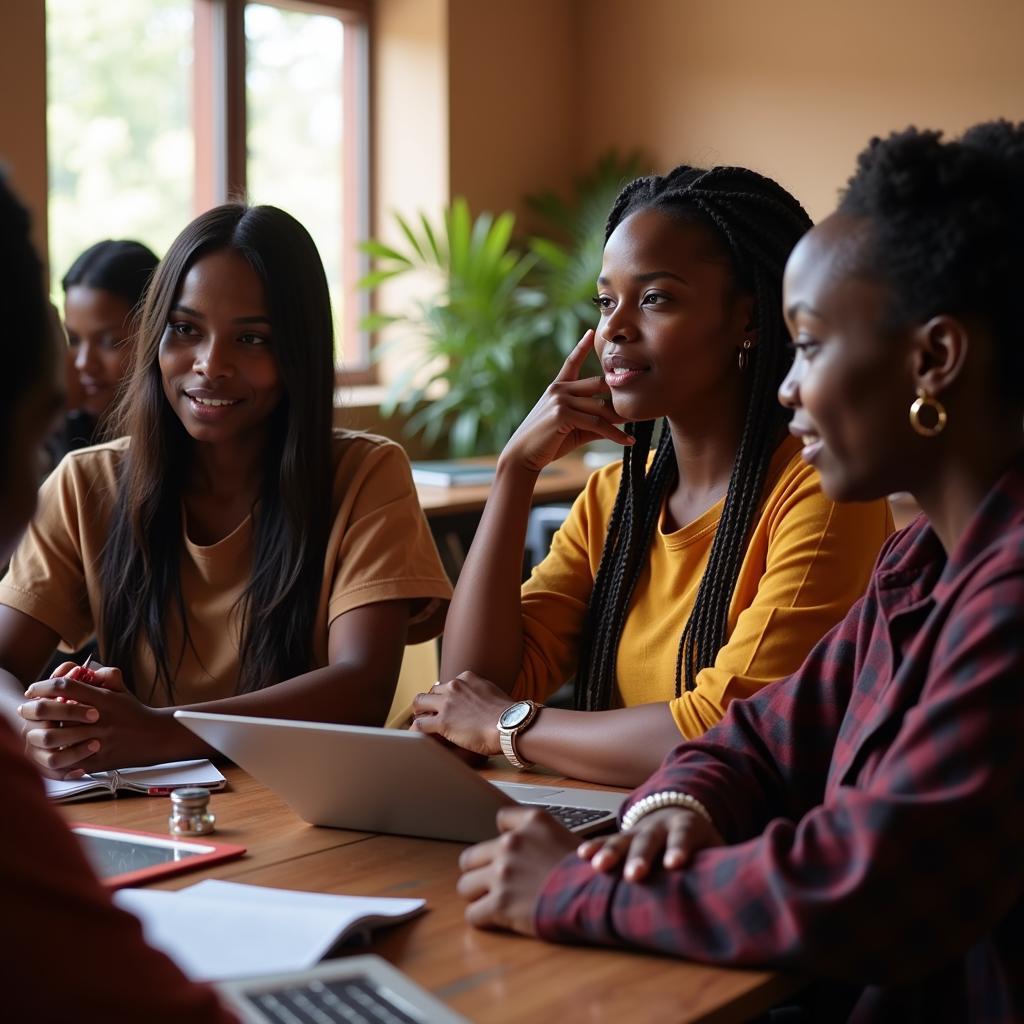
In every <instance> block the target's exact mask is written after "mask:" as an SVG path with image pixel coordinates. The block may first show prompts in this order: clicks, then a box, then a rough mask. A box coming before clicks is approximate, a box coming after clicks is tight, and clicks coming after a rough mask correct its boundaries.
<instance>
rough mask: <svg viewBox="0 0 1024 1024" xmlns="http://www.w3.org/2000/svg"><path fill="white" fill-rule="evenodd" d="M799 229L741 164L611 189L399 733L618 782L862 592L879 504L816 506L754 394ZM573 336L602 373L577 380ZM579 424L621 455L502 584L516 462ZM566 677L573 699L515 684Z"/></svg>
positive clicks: (776, 354) (884, 523) (884, 527)
mask: <svg viewBox="0 0 1024 1024" xmlns="http://www.w3.org/2000/svg"><path fill="white" fill-rule="evenodd" d="M810 226H811V224H810V220H809V218H808V217H807V214H806V213H805V212H804V210H803V208H802V207H801V206H800V204H799V203H798V202H797V201H796V200H795V199H794V198H793V197H792V196H791V195H789V193H788V192H786V191H785V190H784V189H783V188H781V187H780V186H779V185H778V184H776V183H775V182H773V181H771V180H770V179H767V178H764V177H762V176H761V175H759V174H756V173H754V172H753V171H748V170H745V169H743V168H734V167H716V168H713V169H712V170H710V171H702V170H699V169H696V168H692V167H685V166H684V167H678V168H676V169H675V170H674V171H672V172H671V173H670V174H668V175H666V176H665V177H650V178H641V179H638V180H637V181H634V182H633V183H631V184H630V185H628V186H627V187H626V188H625V189H624V190H623V192H622V193H621V194H620V196H619V198H618V200H617V201H616V204H615V206H614V208H613V209H612V212H611V215H610V217H609V220H608V227H607V234H606V239H607V240H606V245H605V251H604V261H603V265H602V269H601V276H600V277H599V278H598V282H597V285H598V295H597V297H596V299H595V302H596V304H597V306H598V309H599V311H600V323H599V325H598V329H597V331H596V332H593V331H588V332H587V334H586V335H585V336H584V338H583V339H582V341H581V342H580V343H579V345H578V346H577V348H576V349H575V350H574V351H573V353H572V354H571V355H570V356H569V358H568V359H567V360H566V363H565V365H564V367H563V368H562V371H561V372H560V373H559V375H558V377H557V379H556V380H555V381H554V383H552V384H551V386H550V387H549V388H548V390H547V391H546V392H545V394H544V396H543V397H542V398H541V400H540V401H539V402H538V404H537V406H536V407H535V408H534V410H533V411H532V412H531V413H530V415H529V416H528V417H527V419H526V420H525V422H524V423H523V424H522V426H520V428H519V430H518V431H517V432H516V434H515V436H514V437H513V438H512V440H511V441H510V442H509V444H508V445H507V447H506V448H505V450H504V452H503V453H502V455H501V457H500V459H499V461H498V472H497V475H496V478H495V483H494V487H493V489H492V492H491V496H490V500H489V501H488V504H487V508H486V509H485V511H484V515H483V518H482V520H481V524H480V529H479V531H478V533H477V536H476V539H475V541H474V543H473V547H472V550H471V551H470V554H469V558H468V559H467V562H466V566H465V568H464V570H463V573H462V576H461V579H460V581H459V584H458V587H457V588H456V594H455V598H454V601H453V603H452V606H451V610H450V612H449V614H448V621H447V625H446V629H445V640H444V651H443V656H442V663H441V678H442V679H444V680H449V681H448V682H444V683H441V684H438V685H436V686H435V687H434V688H433V689H432V690H431V692H430V693H428V694H421V695H420V696H419V697H418V698H417V700H416V703H415V705H414V711H415V713H416V719H415V721H414V727H415V728H416V729H419V730H421V731H423V732H429V733H434V734H437V735H441V736H443V737H445V738H446V739H448V740H451V741H452V742H454V743H456V744H458V745H459V746H461V747H464V748H467V749H469V750H473V751H476V752H478V753H483V754H495V753H498V752H499V751H503V752H504V753H505V754H506V756H508V757H509V760H510V761H511V762H512V763H513V764H516V765H517V766H520V767H525V766H528V765H529V763H530V762H541V763H543V764H545V765H547V766H549V767H551V768H554V769H556V770H558V771H561V772H564V773H566V774H571V775H575V776H577V777H580V778H586V779H590V780H593V781H595V782H604V783H611V784H618V785H636V784H638V783H640V782H641V781H642V780H643V779H645V778H646V777H647V776H648V775H649V774H650V773H651V772H652V771H654V770H655V768H657V766H658V764H659V763H660V762H661V760H662V758H663V757H664V755H665V754H666V753H667V752H668V751H669V750H670V749H671V748H672V747H674V746H675V745H676V744H677V743H678V742H679V741H680V739H682V738H684V737H694V736H697V735H700V734H701V733H703V732H704V730H705V729H707V728H708V727H709V726H711V725H713V724H714V723H715V722H717V721H718V720H719V719H720V718H721V716H722V714H723V712H724V709H725V707H726V705H727V704H728V702H729V701H730V700H732V699H733V698H735V697H747V696H749V695H751V694H752V693H754V692H755V691H756V690H758V689H759V688H760V687H762V686H764V685H765V684H767V683H769V682H772V681H774V680H776V679H779V678H782V677H784V676H786V675H788V674H789V673H791V672H792V671H793V670H794V669H796V667H797V666H798V665H800V664H801V662H802V661H803V659H804V658H805V657H806V655H807V653H808V651H809V650H810V648H811V647H812V645H813V644H814V643H815V642H817V641H818V640H819V639H820V638H821V637H822V636H823V635H824V634H825V633H826V632H827V631H828V630H829V629H830V628H831V627H832V626H833V625H834V624H835V623H836V622H838V621H839V620H840V619H841V618H842V617H843V615H844V614H845V613H846V612H847V611H848V609H849V607H850V605H851V604H853V602H854V601H855V600H856V599H857V598H858V597H859V596H860V594H861V591H862V590H863V589H864V587H865V585H866V583H867V580H868V577H869V576H870V573H871V568H872V565H873V562H874V559H875V556H876V554H877V553H878V550H879V547H880V546H881V544H882V541H883V540H884V539H885V537H886V536H887V535H888V534H889V532H890V531H891V530H892V519H891V516H890V514H889V509H888V506H887V504H886V503H885V502H884V501H876V502H872V503H867V504H862V505H848V506H839V505H837V504H835V503H833V502H831V501H829V500H828V499H827V498H826V497H825V496H824V495H823V494H822V493H821V489H820V485H819V482H818V477H817V474H816V473H815V472H814V471H813V470H812V469H811V468H810V467H809V466H807V465H805V464H804V463H803V462H802V461H801V459H800V455H799V451H800V444H799V443H798V441H797V440H796V439H795V438H792V437H789V436H788V434H787V414H786V412H785V411H784V410H783V409H782V408H781V407H780V406H779V405H778V403H777V402H776V401H775V393H776V390H777V388H778V385H779V383H780V382H781V380H782V378H783V377H784V376H785V373H786V370H787V368H788V365H789V363H790V361H791V356H790V351H789V347H788V342H787V338H788V335H787V332H786V329H785V325H784V323H783V319H782V311H781V289H782V271H783V268H784V266H785V262H786V258H787V257H788V255H789V253H790V251H791V250H792V248H793V246H794V245H795V244H796V242H797V241H798V240H799V238H800V237H801V235H803V234H804V232H805V231H806V230H807V229H808V228H809V227H810ZM591 349H593V350H594V351H596V354H597V356H598V358H599V359H600V361H601V366H602V371H603V373H602V375H601V376H598V377H590V378H585V379H582V380H581V379H580V377H579V374H580V370H581V368H582V365H583V362H584V360H585V359H586V357H587V355H588V353H589V352H590V351H591ZM866 386H870V382H866ZM609 392H610V395H611V400H610V402H608V401H607V400H605V399H603V398H602V397H601V396H602V395H606V394H608V393H609ZM662 417H664V419H665V421H666V425H665V427H664V429H663V430H662V432H661V435H660V439H659V440H658V442H657V445H656V448H655V451H654V452H653V453H652V452H651V451H650V449H651V444H652V441H653V438H654V431H655V422H656V420H657V419H659V418H662ZM620 424H624V428H623V427H620ZM596 438H609V439H611V440H613V441H616V442H618V443H620V444H622V445H623V446H624V449H625V450H624V457H623V460H622V464H621V465H618V466H614V467H609V468H606V469H603V470H600V471H599V472H597V473H595V474H594V476H593V477H592V478H591V480H590V482H589V484H588V486H587V488H586V490H585V491H584V493H583V494H582V495H581V496H580V497H579V499H578V500H577V501H576V504H575V505H574V507H573V510H572V513H571V514H570V516H569V519H568V520H567V522H566V523H565V525H564V526H563V527H562V529H561V530H560V531H559V532H558V534H557V535H556V537H555V539H554V541H553V543H552V548H551V553H550V554H549V555H548V557H547V558H546V559H545V560H544V561H543V562H542V563H541V565H540V566H538V567H537V568H536V569H535V570H534V573H533V576H532V578H531V579H530V580H529V581H528V582H527V583H526V584H525V585H524V586H523V587H522V590H520V587H519V572H520V565H521V562H522V552H523V546H524V540H525V530H526V522H527V518H528V516H529V510H530V503H531V498H532V492H533V486H534V483H535V481H536V478H537V474H538V473H539V472H540V471H541V469H543V468H544V466H545V465H547V464H548V463H550V462H552V461H554V460H555V459H557V458H559V457H561V456H562V455H564V454H565V453H566V452H568V451H571V450H572V449H574V448H577V447H578V446H579V445H581V444H584V443H585V442H587V441H591V440H594V439H596ZM573 676H575V704H576V708H577V710H575V711H566V710H559V709H554V708H544V709H542V710H541V709H540V708H539V706H537V705H535V704H533V703H531V702H532V701H542V700H544V699H545V698H546V697H547V696H548V695H549V694H550V693H551V692H553V691H554V690H555V689H556V688H557V687H558V686H560V685H561V684H562V683H563V682H564V681H565V680H566V679H568V678H571V677H573ZM510 700H512V701H515V702H516V703H514V704H512V705H511V706H510ZM499 719H500V721H499Z"/></svg>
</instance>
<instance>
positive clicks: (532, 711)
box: [498, 700, 541, 770]
mask: <svg viewBox="0 0 1024 1024" xmlns="http://www.w3.org/2000/svg"><path fill="white" fill-rule="evenodd" d="M540 709H541V705H540V704H537V703H536V702H535V701H532V700H518V701H516V702H515V704H510V705H509V706H508V707H507V708H505V710H504V711H502V713H501V716H500V717H499V718H498V737H499V740H500V742H501V752H502V753H503V754H504V755H505V757H507V758H508V761H509V764H511V765H512V767H513V768H519V769H520V770H523V769H526V768H532V767H533V762H532V761H523V760H522V759H521V758H520V757H519V755H518V754H517V753H516V735H517V734H518V733H520V732H522V731H523V730H524V729H527V728H529V726H530V725H531V724H532V723H533V720H534V719H535V718H536V717H537V712H538V711H540Z"/></svg>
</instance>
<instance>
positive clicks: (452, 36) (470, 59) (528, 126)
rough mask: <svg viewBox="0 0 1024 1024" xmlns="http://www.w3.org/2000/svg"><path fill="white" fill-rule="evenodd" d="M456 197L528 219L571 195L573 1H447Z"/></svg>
mask: <svg viewBox="0 0 1024 1024" xmlns="http://www.w3.org/2000/svg"><path fill="white" fill-rule="evenodd" d="M448 6H449V12H448V88H449V128H450V135H449V139H448V152H449V161H450V168H451V180H450V184H451V194H452V195H453V196H465V197H466V198H467V199H468V200H469V204H470V207H471V209H473V210H474V211H475V212H477V211H483V210H490V211H492V212H496V211H500V210H503V209H507V208H511V209H514V210H517V212H519V213H522V205H521V200H522V197H523V196H524V195H526V194H528V193H533V192H540V191H544V190H547V189H556V190H564V189H566V188H568V186H569V184H570V182H571V178H572V170H573V166H574V163H575V158H576V153H577V150H578V148H579V144H580V140H579V139H578V138H577V136H576V124H577V121H576V112H577V108H578V106H579V102H580V98H581V97H580V95H579V90H578V88H577V75H576V62H577V57H578V48H577V46H576V38H577V24H576V15H577V12H576V3H575V0H508V2H501V0H449V3H448Z"/></svg>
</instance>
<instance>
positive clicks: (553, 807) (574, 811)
mask: <svg viewBox="0 0 1024 1024" xmlns="http://www.w3.org/2000/svg"><path fill="white" fill-rule="evenodd" d="M530 806H531V807H540V808H541V809H542V810H545V811H547V812H548V814H550V815H551V817H553V818H554V819H555V820H556V821H560V822H561V823H562V824H563V825H564V826H565V827H566V828H567V829H569V830H570V831H571V830H572V829H577V828H582V827H583V826H584V825H589V824H590V823H591V822H594V821H597V820H598V819H600V818H607V817H608V812H607V811H595V810H592V809H591V808H589V807H563V806H562V805H561V804H534V803H531V804H530ZM614 820H615V819H614V818H610V819H609V821H610V822H613V821H614Z"/></svg>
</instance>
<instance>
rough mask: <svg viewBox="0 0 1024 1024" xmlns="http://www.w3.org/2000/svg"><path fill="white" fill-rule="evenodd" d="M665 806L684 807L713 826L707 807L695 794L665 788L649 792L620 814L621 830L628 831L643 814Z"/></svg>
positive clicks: (651, 812)
mask: <svg viewBox="0 0 1024 1024" xmlns="http://www.w3.org/2000/svg"><path fill="white" fill-rule="evenodd" d="M666 807H684V808H685V809H686V810H688V811H693V812H694V813H695V814H699V815H700V816H701V817H702V818H703V819H704V820H705V821H706V822H707V823H708V824H709V825H710V826H711V827H712V828H714V827H715V823H714V821H712V820H711V815H710V814H709V813H708V809H707V808H706V807H705V806H704V805H703V804H702V803H701V802H700V801H699V800H698V799H697V798H696V797H695V796H690V794H689V793H673V792H672V791H671V790H666V791H664V792H662V793H651V794H650V795H649V796H645V797H644V798H643V799H642V800H638V801H637V802H636V803H635V804H633V806H632V807H630V809H629V810H628V811H626V813H625V814H624V815H623V816H622V831H623V832H628V831H629V829H631V828H632V827H633V826H634V825H635V824H636V823H637V822H638V821H639V820H640V819H641V818H643V817H644V816H646V815H648V814H653V813H654V812H655V811H660V810H663V809H664V808H666Z"/></svg>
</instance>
